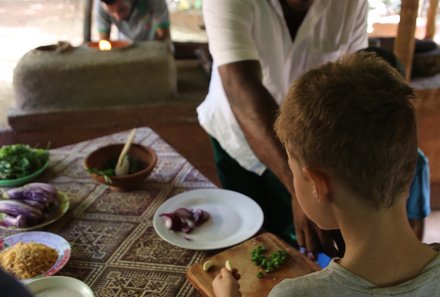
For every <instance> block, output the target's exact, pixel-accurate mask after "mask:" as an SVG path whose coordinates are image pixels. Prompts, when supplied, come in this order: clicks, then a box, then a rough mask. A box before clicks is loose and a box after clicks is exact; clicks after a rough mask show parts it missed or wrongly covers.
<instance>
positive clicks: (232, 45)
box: [197, 0, 368, 255]
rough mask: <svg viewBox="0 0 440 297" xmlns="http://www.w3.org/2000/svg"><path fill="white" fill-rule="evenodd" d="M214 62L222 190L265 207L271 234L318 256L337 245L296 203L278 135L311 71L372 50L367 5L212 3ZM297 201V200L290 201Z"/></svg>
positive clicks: (211, 97)
mask: <svg viewBox="0 0 440 297" xmlns="http://www.w3.org/2000/svg"><path fill="white" fill-rule="evenodd" d="M203 5H204V7H203V13H204V20H205V25H206V30H207V33H208V39H209V47H210V51H211V54H212V56H213V60H214V62H213V70H212V78H211V83H210V88H209V93H208V95H207V97H206V99H205V101H204V102H203V103H202V104H201V105H200V106H199V107H198V109H197V111H198V117H199V122H200V124H201V125H202V127H203V128H204V129H205V130H206V131H207V133H208V134H209V135H210V136H211V137H212V138H211V139H212V144H213V150H214V156H215V161H216V165H217V170H218V174H219V177H220V180H221V183H222V186H223V187H224V188H227V189H231V190H235V191H238V192H241V193H244V194H246V195H248V196H250V197H252V198H253V199H254V200H256V202H257V203H258V204H259V205H260V206H261V207H262V208H263V211H264V214H265V225H264V227H265V228H266V230H268V231H271V232H274V233H276V234H277V235H279V236H281V237H283V238H284V239H286V240H289V239H290V238H291V236H290V234H288V228H289V226H291V225H292V212H293V214H294V219H295V229H296V240H297V242H298V244H299V245H300V246H304V247H306V248H307V250H308V251H309V252H312V253H313V254H314V253H316V252H318V251H323V250H324V251H326V252H327V253H328V254H329V255H336V254H337V250H335V248H334V244H333V240H332V239H331V238H330V237H329V236H328V235H327V234H324V233H322V231H320V230H319V229H318V228H317V227H316V226H315V225H314V224H313V223H311V221H309V220H308V219H307V218H306V217H305V215H304V213H303V212H302V210H301V208H300V207H299V206H298V205H297V203H296V198H295V197H294V190H293V185H292V176H291V173H290V171H289V167H288V164H287V157H286V154H285V152H284V150H283V149H282V146H281V144H280V142H279V141H278V139H277V138H276V136H275V133H274V130H273V123H274V119H275V117H276V114H277V110H278V107H279V104H280V103H281V101H282V100H283V99H284V96H285V95H286V94H287V90H288V87H289V86H290V84H291V83H292V81H294V80H295V79H297V78H298V77H299V76H300V75H301V74H302V73H304V72H305V71H306V70H308V69H311V68H313V67H316V66H319V65H321V64H323V63H326V62H328V61H332V60H336V59H337V58H338V57H340V56H341V55H342V54H345V53H349V52H355V51H357V50H359V49H361V48H365V47H367V44H368V36H367V12H368V1H367V0H208V1H204V3H203ZM291 197H293V199H292V198H291Z"/></svg>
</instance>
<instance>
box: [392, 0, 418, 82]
mask: <svg viewBox="0 0 440 297" xmlns="http://www.w3.org/2000/svg"><path fill="white" fill-rule="evenodd" d="M418 6H419V1H418V0H402V4H401V7H400V22H399V26H398V28H397V36H396V41H395V43H394V54H395V55H396V56H397V58H398V59H399V61H400V62H401V63H402V64H403V66H404V67H405V73H406V79H407V80H408V81H410V79H411V66H412V60H413V56H414V46H415V36H414V34H415V32H416V21H417V9H418Z"/></svg>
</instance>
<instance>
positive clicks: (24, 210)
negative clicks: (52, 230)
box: [0, 200, 43, 220]
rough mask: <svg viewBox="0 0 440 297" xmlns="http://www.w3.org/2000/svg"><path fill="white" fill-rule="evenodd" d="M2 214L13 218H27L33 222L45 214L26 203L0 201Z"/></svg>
mask: <svg viewBox="0 0 440 297" xmlns="http://www.w3.org/2000/svg"><path fill="white" fill-rule="evenodd" d="M0 212H3V213H6V214H8V215H11V216H19V215H22V216H25V217H27V218H29V219H32V220H39V219H40V218H41V217H42V216H43V213H42V212H41V211H40V210H38V209H36V208H34V207H32V206H30V205H27V204H26V203H23V202H20V201H17V200H0Z"/></svg>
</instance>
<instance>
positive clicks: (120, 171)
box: [115, 128, 136, 176]
mask: <svg viewBox="0 0 440 297" xmlns="http://www.w3.org/2000/svg"><path fill="white" fill-rule="evenodd" d="M135 134H136V128H134V129H132V130H131V132H130V134H129V135H128V138H127V141H126V142H125V145H124V147H123V148H122V151H121V153H120V154H119V158H118V163H116V167H115V173H116V176H121V175H127V174H128V170H129V169H130V162H129V161H128V157H127V153H128V150H129V149H130V146H131V142H132V141H133V138H134V135H135Z"/></svg>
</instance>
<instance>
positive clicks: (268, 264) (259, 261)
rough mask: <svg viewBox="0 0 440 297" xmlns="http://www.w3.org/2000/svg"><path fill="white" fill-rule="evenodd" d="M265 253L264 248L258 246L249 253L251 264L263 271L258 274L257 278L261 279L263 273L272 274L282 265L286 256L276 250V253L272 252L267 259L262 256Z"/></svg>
mask: <svg viewBox="0 0 440 297" xmlns="http://www.w3.org/2000/svg"><path fill="white" fill-rule="evenodd" d="M265 251H266V247H265V246H264V245H262V244H260V245H258V246H257V247H256V248H255V249H253V250H252V252H251V256H252V262H254V263H255V265H257V266H259V267H261V268H262V269H263V271H259V272H258V274H257V277H258V278H262V277H263V276H264V275H265V273H268V272H272V271H274V270H276V269H277V268H278V267H280V266H281V264H283V262H284V261H285V260H286V258H287V255H288V253H287V252H286V251H283V250H278V251H276V252H273V253H272V254H271V255H270V257H269V258H267V257H266V256H264V252H265Z"/></svg>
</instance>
